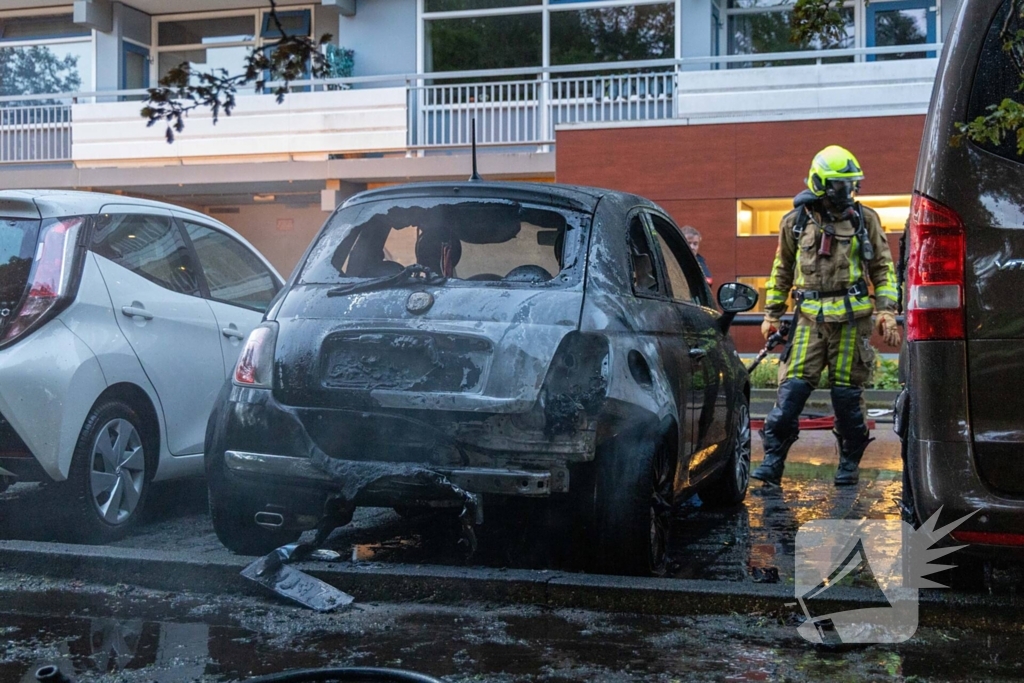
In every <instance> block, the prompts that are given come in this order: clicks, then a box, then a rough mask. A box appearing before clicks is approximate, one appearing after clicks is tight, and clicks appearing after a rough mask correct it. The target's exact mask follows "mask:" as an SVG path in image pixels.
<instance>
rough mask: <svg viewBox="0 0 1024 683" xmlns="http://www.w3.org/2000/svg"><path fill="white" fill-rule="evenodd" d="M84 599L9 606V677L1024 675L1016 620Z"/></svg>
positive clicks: (5, 664) (142, 595) (155, 596)
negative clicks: (888, 639)
mask: <svg viewBox="0 0 1024 683" xmlns="http://www.w3.org/2000/svg"><path fill="white" fill-rule="evenodd" d="M88 597H89V596H88V595H83V594H81V593H78V594H75V602H74V603H73V604H75V607H74V608H73V609H70V610H69V609H66V607H65V605H66V603H65V602H64V600H63V599H62V595H61V594H58V593H37V594H36V595H35V599H34V600H31V604H32V605H33V610H34V611H33V613H24V612H22V611H20V610H15V611H9V610H8V609H7V608H6V605H5V608H4V611H3V612H0V643H3V648H0V680H2V681H5V682H6V681H11V682H12V683H14V682H17V683H29V682H30V681H32V674H33V673H34V671H35V670H36V669H37V668H39V667H40V666H42V665H45V664H55V665H57V666H59V667H60V668H61V669H62V671H64V672H65V673H66V674H67V675H69V676H75V677H77V679H78V680H79V681H80V682H81V683H85V682H86V681H98V680H104V681H107V680H109V681H114V680H116V681H119V682H125V683H132V682H135V681H140V682H141V681H157V682H159V683H186V682H192V681H229V680H239V679H245V678H247V677H250V676H255V675H264V674H267V673H272V672H277V671H282V670H285V669H294V668H303V667H318V666H331V665H333V666H344V665H357V666H390V667H401V668H407V669H413V670H417V671H421V672H423V673H428V674H431V675H434V676H438V677H444V678H445V679H446V680H449V681H452V683H461V682H463V681H480V680H486V681H501V682H502V683H513V682H519V681H536V680H542V681H594V680H600V681H605V682H608V683H617V682H620V681H621V682H623V683H639V682H641V681H642V682H644V683H648V682H658V683H668V682H669V681H673V680H680V679H685V680H700V681H712V680H715V681H721V680H724V681H768V680H781V679H785V680H793V681H815V680H836V681H843V680H849V681H858V680H882V679H891V678H893V677H897V676H903V677H905V678H910V677H913V676H917V677H919V678H920V679H921V680H923V681H928V680H962V679H964V678H967V677H973V678H975V679H978V680H1011V679H1014V678H1016V677H1018V676H1019V675H1020V674H1021V673H1024V653H1022V652H1021V651H1020V650H1019V648H1018V642H1019V636H1018V634H1017V632H1016V629H1015V627H1014V628H1009V627H1007V629H1006V630H1003V631H999V630H972V628H967V627H966V625H965V627H960V628H956V629H942V630H939V629H930V628H929V629H921V631H920V632H919V633H918V634H917V635H916V636H915V637H914V638H913V639H912V640H911V641H909V642H908V643H905V644H903V645H899V646H850V647H846V648H843V649H824V648H820V647H814V646H811V645H810V644H807V643H804V642H803V641H802V640H801V639H800V638H799V636H798V635H797V632H796V629H795V625H796V622H795V621H794V618H793V615H788V614H787V615H782V614H777V613H757V614H751V615H735V614H734V615H721V616H694V617H661V616H657V617H656V616H645V615H640V614H602V613H593V612H586V611H582V610H547V609H542V608H533V607H523V608H493V607H492V608H484V607H482V606H476V605H472V604H469V605H465V606H462V607H457V608H456V607H441V606H408V605H407V606H399V605H364V606H363V607H362V609H361V610H349V611H347V612H344V613H340V614H335V615H329V616H327V615H311V614H310V613H309V612H307V611H304V610H301V609H299V608H294V607H291V606H283V605H278V604H275V603H272V602H269V601H267V600H260V599H253V600H251V601H249V602H246V603H242V602H241V601H238V600H237V599H235V600H234V601H233V602H231V603H230V604H223V605H220V604H218V601H222V600H224V598H219V597H217V596H202V595H201V594H186V595H185V596H184V597H182V596H172V595H169V594H161V593H157V592H153V591H142V590H139V591H138V595H135V596H134V597H131V598H126V599H121V600H120V601H119V602H118V603H117V609H116V611H115V612H113V613H112V612H110V611H109V606H110V605H109V604H108V603H107V602H104V601H103V600H100V599H99V598H100V597H101V596H97V595H95V594H93V595H92V597H93V598H94V600H93V602H92V603H90V602H89V600H88ZM204 599H205V600H207V601H208V602H207V603H206V606H207V608H208V609H207V611H208V613H209V614H217V615H221V616H218V617H217V618H216V619H205V618H203V617H201V616H198V614H197V612H196V610H195V609H194V608H193V609H192V610H191V614H192V615H193V618H192V619H191V620H188V621H180V622H179V621H167V620H160V619H147V618H146V616H145V615H150V614H152V611H153V607H154V606H155V605H157V604H159V603H160V602H161V601H163V602H164V603H165V604H168V603H171V604H173V603H174V602H175V601H176V600H186V601H189V604H191V605H193V606H197V605H202V604H203V600H204ZM231 608H234V609H233V610H232V609H231ZM56 613H60V614H59V616H57V615H56ZM169 613H174V610H173V609H172V610H170V611H169ZM232 613H233V614H234V615H235V616H234V618H233V620H231V621H230V622H228V623H226V622H223V621H222V620H221V619H222V618H223V615H225V614H232ZM979 628H980V626H979ZM986 628H991V627H990V626H988V627H986ZM966 653H970V654H969V656H968V655H967V654H966Z"/></svg>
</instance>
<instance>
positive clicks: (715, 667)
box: [0, 427, 1024, 683]
mask: <svg viewBox="0 0 1024 683" xmlns="http://www.w3.org/2000/svg"><path fill="white" fill-rule="evenodd" d="M876 437H878V439H879V440H878V442H876V443H875V444H874V445H872V447H871V448H870V449H869V451H868V454H867V456H866V458H865V461H864V466H865V468H864V473H863V476H862V481H861V483H860V485H859V486H857V487H856V488H845V489H837V488H835V487H834V486H833V485H832V483H831V477H832V473H833V471H834V467H835V453H834V445H833V442H832V437H831V435H830V434H829V433H828V432H805V433H804V435H803V437H802V439H801V441H800V442H799V444H798V446H797V447H796V448H794V451H793V453H792V456H791V463H790V465H789V466H788V467H787V477H786V480H785V481H784V486H783V487H782V489H781V490H778V489H771V490H763V489H760V488H754V489H752V490H751V493H750V495H749V496H748V499H747V502H746V505H745V506H743V507H742V508H739V509H737V510H733V511H727V512H723V511H714V512H712V511H708V510H702V509H701V508H700V506H699V504H697V503H696V501H691V502H690V503H688V504H687V505H684V506H683V508H682V509H681V510H680V512H679V515H678V519H677V524H676V528H675V530H674V539H673V546H672V554H673V557H674V558H675V560H676V567H675V569H674V573H675V575H676V576H679V577H684V578H709V579H717V580H720V581H727V582H753V581H755V579H756V578H759V577H762V576H763V575H764V574H765V573H766V571H767V570H769V569H771V568H775V569H777V570H778V572H779V581H784V582H788V581H791V579H792V572H793V566H792V565H793V545H794V537H795V533H796V530H797V528H798V526H799V525H800V524H801V523H802V522H804V521H806V520H809V519H816V518H822V517H840V518H859V517H869V518H876V519H885V518H888V519H892V518H896V516H897V512H896V507H895V504H894V502H893V500H894V498H895V497H896V496H898V494H899V466H900V463H899V451H898V443H897V441H896V440H895V438H894V437H893V436H892V435H891V433H889V432H888V431H887V428H885V427H883V428H882V429H880V430H879V431H878V432H877V433H876ZM756 441H757V440H756V439H755V442H756ZM757 448H759V444H756V443H755V449H757ZM759 458H760V453H759V452H757V451H756V450H755V460H757V459H759ZM154 493H157V494H158V495H156V496H155V497H154V498H153V499H151V503H153V505H152V507H151V509H150V511H149V513H148V516H147V519H146V523H145V524H144V525H143V526H142V527H141V528H140V529H139V530H138V532H137V533H136V534H135V535H133V536H132V537H131V538H128V539H126V540H124V541H122V542H120V543H119V544H118V545H121V546H126V547H142V548H154V549H167V550H178V551H185V552H187V553H188V554H189V555H190V556H192V557H195V558H198V559H202V558H204V557H205V558H211V559H213V558H216V557H218V556H223V555H224V554H225V553H226V551H225V550H224V549H223V548H222V547H221V546H220V544H219V543H218V541H217V539H216V537H215V536H214V534H213V532H212V529H211V527H210V523H209V519H208V517H207V514H206V499H205V494H204V489H203V486H202V484H201V483H198V482H181V483H175V484H170V485H166V486H163V487H160V490H159V491H156V490H155V491H154ZM45 496H46V491H45V490H44V489H40V488H39V487H30V486H22V487H17V488H16V489H12V490H11V491H9V492H8V493H7V494H5V495H3V496H0V537H3V538H22V539H30V540H50V539H51V538H52V536H53V535H54V533H55V532H56V529H54V528H53V524H52V520H49V521H48V517H47V514H46V511H47V509H52V506H53V505H54V501H52V500H48V499H47V498H46V497H45ZM489 516H490V517H491V518H492V519H491V520H490V521H489V522H488V524H487V525H485V528H484V529H482V530H481V534H480V539H481V551H480V552H479V553H478V554H477V555H475V556H473V557H472V558H469V559H466V558H464V557H462V556H461V555H460V553H459V551H458V550H457V548H456V547H455V543H454V540H455V535H454V533H453V532H452V531H451V529H450V527H449V526H447V525H445V524H439V523H438V520H437V519H436V518H424V519H418V520H406V519H403V518H401V517H399V516H398V515H397V514H395V513H394V512H392V511H390V510H363V511H360V512H359V514H358V515H357V517H356V520H355V521H354V522H353V524H351V525H350V526H349V527H346V528H345V529H342V530H339V531H338V532H336V533H335V534H334V535H333V536H332V538H331V540H330V545H331V546H332V547H333V548H335V549H337V550H338V551H339V552H341V553H343V554H344V555H345V556H346V557H350V558H352V560H353V561H357V562H406V563H443V564H469V565H484V566H552V565H557V564H558V563H559V562H560V559H559V557H558V556H557V553H551V552H546V551H544V550H543V544H542V543H541V544H538V543H531V539H532V540H538V539H539V537H540V536H542V534H541V533H538V532H537V530H536V528H534V527H532V526H531V525H530V523H529V521H527V520H526V519H525V518H513V519H511V520H504V523H502V521H501V520H500V515H498V514H497V513H496V512H492V513H489ZM493 518H499V519H493ZM0 565H2V558H0ZM470 599H471V598H470V597H467V600H470ZM799 620H800V619H799V616H798V614H797V613H796V612H795V611H780V612H756V613H751V614H731V615H706V616H688V617H662V616H653V615H644V614H609V613H597V612H588V611H585V610H569V609H549V608H545V607H541V606H537V607H530V606H520V607H508V606H500V605H483V604H478V603H473V602H469V601H467V603H466V604H464V605H455V606H438V605H420V604H393V603H380V604H375V603H363V602H357V604H356V606H355V607H354V608H352V609H349V610H346V611H341V612H337V613H333V614H329V615H322V614H315V613H312V612H310V611H308V610H305V609H303V608H300V607H295V606H292V605H290V604H287V603H284V602H282V601H280V600H277V599H275V598H273V597H272V596H267V597H266V598H258V597H247V596H235V595H223V594H221V595H209V594H204V593H202V586H196V592H187V591H185V592H176V593H173V594H172V593H163V592H159V591H152V590H145V589H141V588H137V587H133V586H127V585H115V586H96V585H89V584H83V583H81V582H76V581H71V582H68V581H57V580H51V579H45V578H39V577H32V576H23V575H18V574H14V573H12V572H9V571H7V572H5V571H2V570H0V682H4V683H6V682H7V681H12V682H13V681H18V682H24V683H28V681H31V680H33V679H32V672H33V671H35V669H36V668H38V666H40V665H43V664H50V663H53V664H57V665H59V666H60V667H61V668H62V670H63V671H65V672H66V673H68V674H69V675H75V676H76V677H77V679H78V680H79V681H119V682H120V681H125V682H131V681H160V682H162V683H183V682H185V681H199V680H201V681H224V680H242V679H245V678H246V677H248V676H252V675H261V674H266V673H270V672H274V671H280V670H283V669H288V668H296V667H308V666H327V665H361V666H371V665H373V666H391V667H406V668H411V669H415V670H418V671H422V672H425V673H429V674H432V675H435V676H439V677H442V678H444V680H446V681H450V682H452V683H454V682H456V681H457V682H460V683H461V682H463V681H496V682H498V683H505V682H509V683H511V682H519V681H599V682H608V683H633V682H641V681H643V682H647V681H651V682H654V683H670V682H673V681H684V680H686V681H689V680H698V681H768V680H792V681H817V680H830V681H847V680H848V681H861V680H906V681H911V680H914V681H932V680H935V681H945V680H1017V679H1020V677H1021V676H1024V653H1022V652H1021V651H1020V648H1019V642H1020V635H1019V634H1020V626H1019V624H1013V623H1009V624H1007V623H1002V622H1001V621H1000V620H999V615H998V614H993V615H991V618H985V619H980V620H973V621H972V620H968V619H965V620H964V622H963V623H962V624H960V623H958V624H957V626H956V628H937V627H929V628H921V629H920V630H919V631H918V633H917V634H916V635H915V637H914V638H913V639H912V640H911V641H909V642H907V643H905V644H902V645H899V646H859V647H848V648H845V649H823V648H816V647H814V646H811V645H808V644H806V643H804V642H803V641H802V640H801V639H800V638H799V636H798V635H797V632H796V629H795V625H796V624H797V623H798V622H799Z"/></svg>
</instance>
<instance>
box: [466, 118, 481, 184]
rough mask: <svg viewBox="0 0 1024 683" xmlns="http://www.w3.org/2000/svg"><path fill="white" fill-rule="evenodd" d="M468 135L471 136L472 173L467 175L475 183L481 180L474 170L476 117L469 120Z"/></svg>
mask: <svg viewBox="0 0 1024 683" xmlns="http://www.w3.org/2000/svg"><path fill="white" fill-rule="evenodd" d="M470 135H471V136H472V137H473V175H471V176H469V182H471V183H475V182H477V181H480V180H483V178H481V177H480V174H479V173H477V172H476V117H475V116H474V117H473V118H472V120H471V121H470Z"/></svg>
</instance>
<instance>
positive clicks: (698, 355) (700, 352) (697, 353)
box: [690, 348, 708, 360]
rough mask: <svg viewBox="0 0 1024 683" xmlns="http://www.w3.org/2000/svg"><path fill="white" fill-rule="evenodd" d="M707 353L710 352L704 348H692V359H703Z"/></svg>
mask: <svg viewBox="0 0 1024 683" xmlns="http://www.w3.org/2000/svg"><path fill="white" fill-rule="evenodd" d="M706 355H708V352H707V351H705V350H704V349H700V348H697V349H690V360H701V359H702V358H704V356H706Z"/></svg>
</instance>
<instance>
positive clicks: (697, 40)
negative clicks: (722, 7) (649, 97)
mask: <svg viewBox="0 0 1024 683" xmlns="http://www.w3.org/2000/svg"><path fill="white" fill-rule="evenodd" d="M676 7H677V9H678V13H679V18H678V19H677V24H676V25H677V26H678V27H679V33H680V34H681V35H677V37H676V42H677V44H678V47H679V52H678V53H677V55H678V56H679V57H684V58H685V57H708V56H710V55H711V0H677V4H676ZM708 67H709V65H708V64H689V65H686V66H684V67H682V69H683V70H686V71H695V70H696V71H705V70H707V69H708Z"/></svg>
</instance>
